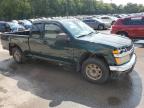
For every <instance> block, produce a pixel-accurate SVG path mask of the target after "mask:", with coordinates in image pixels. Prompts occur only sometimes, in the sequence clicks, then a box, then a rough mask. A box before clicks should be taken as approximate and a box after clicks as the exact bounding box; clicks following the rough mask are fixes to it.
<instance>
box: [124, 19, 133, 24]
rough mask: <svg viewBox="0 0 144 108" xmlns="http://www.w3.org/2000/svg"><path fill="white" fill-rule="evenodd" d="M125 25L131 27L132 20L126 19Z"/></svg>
mask: <svg viewBox="0 0 144 108" xmlns="http://www.w3.org/2000/svg"><path fill="white" fill-rule="evenodd" d="M123 24H124V25H131V20H130V19H125V20H124V22H123Z"/></svg>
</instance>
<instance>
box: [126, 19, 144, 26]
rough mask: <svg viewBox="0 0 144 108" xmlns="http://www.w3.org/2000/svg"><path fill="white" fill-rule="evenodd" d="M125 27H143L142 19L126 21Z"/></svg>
mask: <svg viewBox="0 0 144 108" xmlns="http://www.w3.org/2000/svg"><path fill="white" fill-rule="evenodd" d="M124 24H125V25H143V21H142V19H139V18H133V19H126V20H125V21H124Z"/></svg>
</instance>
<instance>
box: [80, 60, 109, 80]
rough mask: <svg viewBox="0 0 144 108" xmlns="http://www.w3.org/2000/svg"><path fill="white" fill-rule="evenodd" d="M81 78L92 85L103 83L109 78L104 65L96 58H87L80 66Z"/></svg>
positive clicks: (107, 70) (106, 67)
mask: <svg viewBox="0 0 144 108" xmlns="http://www.w3.org/2000/svg"><path fill="white" fill-rule="evenodd" d="M82 74H83V77H84V78H85V79H86V80H88V81H90V82H93V83H105V82H106V81H107V80H108V78H109V68H108V66H107V65H106V63H105V62H104V61H102V60H100V59H97V58H89V59H87V60H86V61H85V62H84V63H83V65H82Z"/></svg>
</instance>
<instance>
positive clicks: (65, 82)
mask: <svg viewBox="0 0 144 108" xmlns="http://www.w3.org/2000/svg"><path fill="white" fill-rule="evenodd" d="M0 70H1V71H2V73H1V74H3V75H6V76H8V77H10V78H13V79H15V80H18V84H17V86H18V87H19V88H20V89H22V90H24V91H30V92H31V93H32V94H34V95H36V96H39V97H41V98H43V99H46V100H51V102H50V104H49V107H57V106H59V105H61V103H62V102H64V101H72V102H74V103H78V104H82V105H84V106H87V107H95V108H99V107H102V108H108V107H110V108H135V107H136V106H138V105H139V103H140V100H141V96H142V81H141V79H140V77H139V75H138V73H137V72H136V71H133V73H131V75H130V76H125V77H121V78H120V79H117V80H111V81H109V82H108V83H106V84H104V85H96V84H91V83H88V82H86V81H85V80H83V79H82V77H81V74H80V73H77V72H75V71H65V70H63V68H61V67H59V66H57V65H55V64H52V63H48V62H46V61H40V60H32V61H29V62H27V64H22V65H17V64H15V63H14V62H13V60H12V59H8V60H5V61H1V62H0ZM23 79H25V80H23Z"/></svg>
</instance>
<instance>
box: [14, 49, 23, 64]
mask: <svg viewBox="0 0 144 108" xmlns="http://www.w3.org/2000/svg"><path fill="white" fill-rule="evenodd" d="M14 58H15V60H16V61H17V62H20V60H21V54H20V52H19V51H15V53H14Z"/></svg>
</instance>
